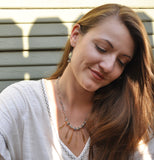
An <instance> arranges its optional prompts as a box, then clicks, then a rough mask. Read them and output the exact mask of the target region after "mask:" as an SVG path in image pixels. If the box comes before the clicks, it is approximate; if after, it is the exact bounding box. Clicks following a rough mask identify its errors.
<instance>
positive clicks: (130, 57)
mask: <svg viewBox="0 0 154 160" xmlns="http://www.w3.org/2000/svg"><path fill="white" fill-rule="evenodd" d="M123 56H125V57H127V58H129V59H130V60H131V59H132V56H128V55H126V54H124V55H123Z"/></svg>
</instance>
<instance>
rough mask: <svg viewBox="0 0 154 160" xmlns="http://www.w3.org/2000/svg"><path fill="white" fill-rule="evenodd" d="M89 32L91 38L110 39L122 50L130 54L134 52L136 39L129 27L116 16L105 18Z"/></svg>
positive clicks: (116, 47) (115, 46)
mask: <svg viewBox="0 0 154 160" xmlns="http://www.w3.org/2000/svg"><path fill="white" fill-rule="evenodd" d="M88 34H89V38H92V39H98V40H99V39H100V40H101V39H105V40H107V41H109V42H110V43H111V44H112V45H113V47H114V48H115V49H118V50H119V51H121V52H126V53H130V54H133V52H134V45H135V44H134V40H133V38H132V36H131V34H130V32H129V30H128V28H127V27H126V26H125V25H124V24H123V23H122V22H121V21H120V19H119V18H118V17H116V16H111V17H108V18H105V19H104V20H103V21H101V22H99V23H98V24H97V25H96V26H95V27H94V28H92V29H90V30H89V32H88ZM87 36H88V35H87Z"/></svg>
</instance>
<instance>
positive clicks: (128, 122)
mask: <svg viewBox="0 0 154 160" xmlns="http://www.w3.org/2000/svg"><path fill="white" fill-rule="evenodd" d="M109 16H117V17H118V18H119V20H120V21H121V22H122V23H123V24H124V25H125V26H126V27H127V28H128V30H129V32H130V34H131V36H132V38H133V40H134V43H135V50H134V57H133V59H132V61H131V62H130V63H129V64H128V65H127V66H126V67H125V70H124V72H123V74H122V75H121V76H120V77H119V78H118V79H116V80H115V81H114V82H112V83H111V84H109V85H108V86H105V87H103V88H100V89H99V90H97V91H96V92H95V94H94V97H93V109H92V112H91V116H90V118H89V120H88V122H87V129H88V132H89V134H90V137H91V145H90V153H89V159H99V160H113V159H114V160H127V159H130V157H131V155H133V153H134V152H135V150H136V148H137V145H138V143H139V142H140V140H144V142H145V143H146V142H147V141H148V140H149V135H150V134H151V131H153V130H154V126H153V123H154V116H153V113H154V112H153V107H154V104H153V101H154V93H153V89H154V88H153V86H154V67H153V57H152V50H151V46H150V43H149V40H148V36H147V33H146V30H145V28H144V26H143V24H142V22H141V20H140V18H139V17H138V16H137V14H136V13H135V12H134V11H133V10H131V9H130V8H128V7H126V6H122V5H118V4H106V5H102V6H99V7H97V8H94V9H93V10H91V11H90V12H88V13H87V14H86V15H84V16H83V17H82V18H81V19H80V20H79V21H78V22H77V23H78V24H80V29H81V33H82V34H83V35H84V34H86V33H87V32H88V31H89V30H90V29H91V28H93V27H95V26H96V25H99V23H101V22H103V20H104V19H105V18H107V17H109ZM113 27H114V26H113ZM72 50H73V48H72V47H71V45H70V41H69V40H68V42H67V44H66V47H65V51H64V55H63V57H62V60H61V62H60V63H59V65H58V69H57V71H56V72H55V73H54V74H53V75H52V76H51V77H50V79H54V78H58V77H59V76H61V75H62V74H63V72H64V70H65V68H66V67H67V64H68V63H67V59H68V54H69V53H70V51H72Z"/></svg>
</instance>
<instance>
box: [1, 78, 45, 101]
mask: <svg viewBox="0 0 154 160" xmlns="http://www.w3.org/2000/svg"><path fill="white" fill-rule="evenodd" d="M41 81H42V80H38V81H20V82H17V83H14V84H12V85H10V86H8V87H7V88H6V89H4V90H3V91H2V92H1V93H0V99H1V100H2V101H3V99H5V100H8V101H10V100H13V99H15V100H21V99H24V98H26V97H28V96H34V95H35V94H36V93H37V94H39V93H40V92H41V91H42V85H41Z"/></svg>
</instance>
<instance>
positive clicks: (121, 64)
mask: <svg viewBox="0 0 154 160" xmlns="http://www.w3.org/2000/svg"><path fill="white" fill-rule="evenodd" d="M95 47H96V49H97V50H98V51H99V52H101V53H105V52H107V50H105V49H103V48H100V47H99V46H97V45H95ZM118 62H119V64H120V66H121V67H125V66H126V63H123V62H122V61H121V60H120V59H119V60H118Z"/></svg>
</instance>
